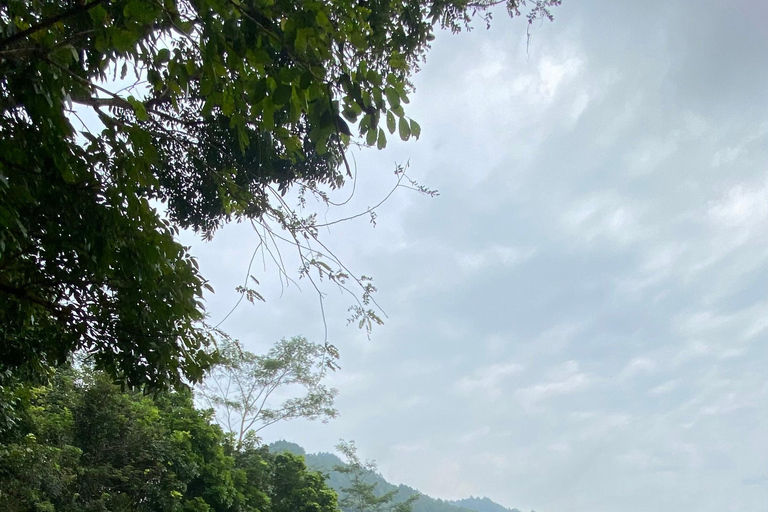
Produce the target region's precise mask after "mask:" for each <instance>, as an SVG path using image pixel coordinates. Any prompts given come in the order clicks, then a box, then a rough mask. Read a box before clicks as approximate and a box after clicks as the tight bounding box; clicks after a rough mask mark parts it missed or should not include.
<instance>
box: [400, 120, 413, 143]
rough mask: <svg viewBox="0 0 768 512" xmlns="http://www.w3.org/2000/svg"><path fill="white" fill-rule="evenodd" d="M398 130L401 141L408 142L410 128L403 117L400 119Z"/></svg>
mask: <svg viewBox="0 0 768 512" xmlns="http://www.w3.org/2000/svg"><path fill="white" fill-rule="evenodd" d="M398 128H399V130H400V138H401V139H402V140H408V139H409V138H410V137H411V127H410V126H409V125H408V121H407V120H406V119H405V118H404V117H401V118H400V122H399V123H398Z"/></svg>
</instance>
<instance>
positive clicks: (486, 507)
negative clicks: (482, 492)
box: [448, 496, 533, 512]
mask: <svg viewBox="0 0 768 512" xmlns="http://www.w3.org/2000/svg"><path fill="white" fill-rule="evenodd" d="M448 503H450V504H451V505H456V506H457V507H464V508H468V509H470V510H474V511H475V512H520V511H519V510H518V509H516V508H512V509H510V508H506V507H503V506H501V505H499V504H498V503H496V502H495V501H493V500H491V499H490V498H475V497H474V496H470V497H469V498H465V499H463V500H454V501H449V502H448ZM531 512H533V511H531Z"/></svg>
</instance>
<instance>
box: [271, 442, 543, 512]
mask: <svg viewBox="0 0 768 512" xmlns="http://www.w3.org/2000/svg"><path fill="white" fill-rule="evenodd" d="M269 450H270V451H271V452H273V453H278V452H284V451H285V452H290V453H293V454H295V455H303V456H304V460H305V461H306V463H307V466H308V467H310V468H312V469H314V470H316V471H320V472H322V473H325V474H326V475H328V485H329V486H330V487H332V488H333V489H334V490H335V491H336V492H338V493H341V489H342V487H345V486H347V485H348V484H349V482H348V481H347V480H346V477H345V476H343V475H341V474H340V473H338V472H336V471H334V470H333V468H334V467H336V466H340V465H343V464H344V462H343V461H342V460H341V459H340V458H339V457H337V456H336V455H334V454H332V453H323V452H321V453H307V452H306V450H304V448H302V447H301V446H299V445H298V444H296V443H292V442H290V441H275V442H274V443H272V444H270V445H269ZM369 482H371V483H373V482H375V483H376V484H377V489H378V490H379V491H380V492H381V493H382V494H384V493H385V492H389V491H391V490H394V489H397V491H398V492H397V495H396V498H395V501H405V500H406V499H407V498H408V497H410V496H413V495H414V494H419V495H420V496H419V499H417V500H416V502H415V503H414V505H413V512H520V511H519V510H517V509H516V508H513V509H509V508H506V507H503V506H501V505H499V504H498V503H496V502H495V501H493V500H491V499H489V498H475V497H474V496H470V497H469V498H466V499H463V500H457V501H445V500H441V499H438V498H432V497H430V496H427V495H426V494H421V493H420V492H419V491H417V490H416V489H414V488H412V487H408V486H407V485H402V484H401V485H394V484H391V483H389V482H387V481H386V480H385V479H384V477H382V476H381V475H380V474H378V473H371V475H370V480H369ZM531 512H533V511H531Z"/></svg>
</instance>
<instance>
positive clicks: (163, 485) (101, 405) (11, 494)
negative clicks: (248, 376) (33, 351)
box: [0, 368, 337, 512]
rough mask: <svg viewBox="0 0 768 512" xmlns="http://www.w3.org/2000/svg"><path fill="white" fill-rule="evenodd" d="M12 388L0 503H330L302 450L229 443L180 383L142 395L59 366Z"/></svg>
mask: <svg viewBox="0 0 768 512" xmlns="http://www.w3.org/2000/svg"><path fill="white" fill-rule="evenodd" d="M15 392H16V394H17V395H18V396H19V398H20V401H19V411H18V412H19V416H20V417H21V419H20V421H19V422H17V423H16V425H15V426H14V427H13V428H11V429H9V430H4V431H1V432H0V503H2V510H3V511H8V512H27V511H31V510H35V511H44V512H48V511H51V512H52V511H57V512H84V511H86V512H87V511H94V512H95V511H103V510H110V511H113V510H120V511H126V512H150V511H151V512H157V511H163V512H195V511H201V512H202V511H206V512H289V511H297V512H302V511H305V512H336V511H337V498H336V493H335V492H334V491H332V490H331V489H329V488H328V487H327V486H326V484H325V481H324V479H323V477H322V475H320V474H319V473H317V472H314V471H309V470H307V468H306V466H305V465H304V461H303V459H302V458H300V457H295V456H291V455H287V454H284V455H272V454H271V453H269V451H268V449H266V447H262V448H255V447H246V448H245V449H243V450H237V451H235V450H234V447H233V446H232V444H231V443H230V442H229V440H228V437H227V436H226V435H225V434H224V433H223V432H222V430H221V429H220V428H219V427H218V426H217V425H215V424H213V423H212V421H211V418H210V415H209V414H208V413H206V412H203V411H199V410H196V409H195V408H194V405H193V402H192V395H191V393H190V391H189V390H181V391H176V392H167V391H165V392H158V393H157V394H155V395H154V396H146V395H143V394H141V393H137V392H131V391H122V390H121V389H120V388H119V386H116V385H114V384H113V383H112V382H111V381H110V378H109V377H108V376H107V375H105V374H103V373H101V372H94V371H92V370H90V369H81V370H75V369H72V368H59V369H58V370H57V371H56V373H55V375H54V376H53V378H52V379H51V382H50V383H48V384H46V385H42V386H40V385H35V384H33V383H22V384H19V385H18V386H17V387H16V388H15Z"/></svg>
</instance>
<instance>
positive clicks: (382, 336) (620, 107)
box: [185, 0, 768, 512]
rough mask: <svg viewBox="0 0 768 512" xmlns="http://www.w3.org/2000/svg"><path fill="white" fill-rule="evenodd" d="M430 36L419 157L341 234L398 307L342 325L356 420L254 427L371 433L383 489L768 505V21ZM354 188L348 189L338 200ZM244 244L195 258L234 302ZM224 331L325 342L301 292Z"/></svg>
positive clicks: (306, 290)
mask: <svg viewBox="0 0 768 512" xmlns="http://www.w3.org/2000/svg"><path fill="white" fill-rule="evenodd" d="M555 16H556V20H555V22H554V23H544V24H542V25H541V26H539V25H536V26H534V27H533V29H532V38H531V40H530V44H529V45H526V26H525V22H524V20H509V19H507V18H506V17H505V15H504V13H503V12H502V11H500V12H497V13H496V15H495V16H494V20H493V23H492V26H491V28H490V30H486V29H485V27H484V26H479V27H478V28H477V29H476V30H473V31H472V32H470V33H462V34H459V35H453V34H450V33H443V34H440V35H439V37H438V38H437V40H436V41H435V42H434V44H433V48H432V50H431V51H430V53H429V56H428V59H427V62H426V63H425V64H424V65H423V66H422V70H421V72H420V73H418V74H417V75H416V77H415V85H416V91H415V94H414V95H413V96H412V101H411V105H410V111H409V114H410V115H411V116H412V117H413V118H415V119H416V120H418V121H419V123H420V124H421V126H422V136H421V138H420V140H419V141H417V142H413V141H411V142H408V143H399V142H394V141H390V144H389V146H388V147H387V149H385V150H383V151H377V150H375V149H366V150H361V151H355V152H354V161H355V163H356V169H357V171H358V183H357V190H356V194H355V196H354V198H353V199H352V201H350V204H349V205H347V206H346V207H345V208H342V209H341V210H338V211H336V210H329V211H327V212H326V211H325V210H323V209H320V211H321V217H322V218H327V219H328V220H333V219H336V218H340V217H343V216H344V215H347V214H349V213H351V212H355V211H364V210H365V208H367V207H368V206H371V205H373V204H375V203H377V202H378V200H379V199H380V198H381V197H383V196H384V195H386V192H387V191H388V187H390V186H391V185H392V183H393V180H394V175H393V171H394V169H395V165H396V164H397V163H400V164H405V163H406V162H408V163H409V171H408V172H409V175H410V176H411V177H412V178H414V179H416V180H418V181H419V182H420V183H424V184H425V185H427V186H429V187H430V188H435V189H438V190H439V192H440V195H439V196H438V197H436V198H429V197H425V196H420V195H418V194H415V193H413V192H411V191H408V190H399V191H398V192H397V193H395V194H394V195H393V196H392V197H391V198H390V200H388V201H387V202H386V203H385V204H384V205H382V207H381V208H380V209H379V210H378V218H377V225H376V227H373V226H372V225H371V224H370V223H369V221H368V219H367V218H360V219H357V220H355V221H350V222H346V223H341V224H337V225H334V226H333V228H332V229H331V230H328V231H325V232H324V234H323V236H324V237H325V239H326V240H327V241H328V243H329V245H330V246H331V247H332V248H333V249H334V251H335V252H336V253H337V254H338V255H339V256H340V257H341V259H342V260H343V261H344V262H345V263H346V264H347V265H348V266H349V267H350V268H351V269H352V270H353V271H355V272H357V273H358V274H365V275H370V276H373V277H374V279H375V280H374V283H375V284H376V285H377V286H378V288H379V292H378V293H377V300H378V301H379V303H380V304H381V306H382V308H383V310H384V311H385V312H386V314H387V318H386V319H385V320H386V321H385V325H383V326H380V327H377V328H376V329H375V330H374V332H373V335H372V336H371V339H370V340H368V339H367V338H366V336H365V333H364V332H361V331H359V330H357V329H356V328H355V327H354V326H347V325H346V323H347V322H346V318H347V316H348V314H347V310H346V308H347V307H348V306H349V304H350V303H351V299H350V297H345V296H342V295H340V294H339V293H336V292H335V290H334V289H333V288H331V287H328V288H326V291H327V292H328V293H329V294H328V296H327V298H326V300H325V302H324V307H325V320H326V322H327V325H328V340H329V342H331V343H333V344H335V345H336V346H337V347H338V348H339V349H340V351H341V366H342V369H341V370H340V371H338V372H336V373H335V374H333V375H332V376H331V377H330V383H331V384H332V385H333V386H335V387H336V388H338V390H339V393H340V394H339V397H338V399H337V407H338V409H339V413H340V415H339V417H338V418H337V419H334V420H332V421H331V422H329V423H328V424H323V423H320V422H308V421H297V422H293V423H286V424H282V425H277V426H274V427H272V428H271V429H270V430H266V431H264V439H265V441H267V442H269V441H273V440H277V439H281V438H285V439H289V440H292V441H295V442H298V443H299V444H301V445H303V446H304V447H305V448H306V449H307V450H308V451H331V450H332V449H333V446H334V445H335V444H336V443H337V442H338V440H339V439H340V438H344V439H354V440H355V441H356V444H357V446H358V448H359V450H360V453H361V454H362V455H363V456H364V457H366V458H372V459H375V460H376V461H377V462H378V464H379V469H380V471H381V472H382V474H383V475H384V476H385V477H386V478H387V479H388V480H390V481H392V482H396V483H405V484H407V485H410V486H412V487H415V488H417V489H419V490H421V491H422V492H424V493H427V494H429V495H431V496H434V497H439V498H444V499H458V498H463V497H467V496H469V495H475V496H478V495H479V496H488V497H490V498H492V499H493V500H495V501H497V502H499V503H501V504H503V505H505V506H508V507H517V508H519V509H521V510H530V509H535V510H536V511H538V512H566V511H567V512H613V511H617V510H620V511H622V512H633V511H644V512H645V511H648V510H654V511H656V512H666V511H670V512H672V511H675V512H679V511H681V510H696V511H697V512H709V511H712V512H715V511H717V512H725V511H739V512H764V511H768V371H766V363H768V92H767V91H768V89H767V88H766V86H767V85H768V3H765V2H762V1H760V0H754V1H746V0H732V1H729V2H723V1H720V2H716V1H711V0H705V1H701V2H695V3H693V2H683V1H676V2H675V1H672V2H670V1H658V0H649V1H645V2H637V1H628V0H617V1H613V2H598V1H587V0H584V1H581V2H577V1H573V0H566V1H565V2H564V5H562V6H561V7H558V8H557V9H556V10H555ZM342 195H343V194H341V195H339V196H337V197H341V196H342ZM256 240H257V239H256V236H255V234H254V233H253V232H252V231H250V228H249V227H247V226H245V225H233V226H229V227H227V228H226V229H224V230H222V231H220V232H219V233H218V235H217V236H216V238H215V239H214V241H213V242H210V243H204V242H202V241H200V240H198V239H197V238H195V237H193V236H192V235H190V234H186V235H185V241H186V242H188V243H190V244H191V245H192V251H193V253H194V254H196V255H197V256H198V257H199V260H200V264H201V268H202V271H203V274H204V275H205V276H206V277H207V278H208V279H210V281H211V284H212V285H213V286H214V288H215V289H216V294H215V295H212V296H210V297H208V299H207V300H208V310H209V313H210V315H211V320H212V321H213V322H216V321H218V320H220V319H221V318H223V317H224V315H226V314H227V312H228V311H229V310H230V309H231V308H232V306H233V305H234V304H235V302H236V301H237V298H238V295H237V294H236V292H235V291H234V288H235V286H237V285H238V284H241V283H242V280H243V277H244V276H245V274H246V269H247V266H248V262H249V260H250V258H251V255H252V252H253V250H254V248H255V246H256V243H257V241H256ZM252 272H253V273H254V275H255V276H256V277H257V278H258V279H259V280H260V281H261V283H262V285H261V288H260V291H261V292H262V294H263V295H264V296H265V298H266V302H265V303H264V304H261V303H258V304H257V305H255V306H251V305H245V304H241V305H240V306H239V307H238V308H237V309H235V311H234V312H233V313H232V315H231V316H230V317H229V318H228V319H227V320H226V322H225V323H224V324H223V325H222V327H223V328H224V329H226V330H227V331H228V332H229V333H231V334H232V335H234V336H235V337H237V338H239V339H240V340H242V342H243V343H244V344H245V345H246V347H248V348H249V349H251V350H253V351H256V352H263V351H266V350H268V348H269V346H270V345H271V344H272V343H273V342H275V341H277V340H278V339H280V338H281V337H289V336H293V335H297V334H301V335H304V336H306V337H307V338H309V339H310V340H314V341H322V340H323V339H324V336H325V334H324V322H323V316H322V314H321V313H320V308H319V303H318V298H317V295H316V294H315V293H314V292H313V291H312V290H311V287H309V286H308V284H307V283H305V282H302V281H300V282H299V283H298V284H299V285H300V286H301V290H299V288H298V287H296V286H294V285H291V286H289V287H288V288H287V289H286V290H285V291H284V293H282V294H281V290H280V286H279V284H278V282H277V280H276V278H275V275H276V272H275V269H274V267H270V266H269V265H266V266H264V265H263V264H262V263H261V260H260V257H259V258H257V259H256V265H255V267H254V269H252Z"/></svg>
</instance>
